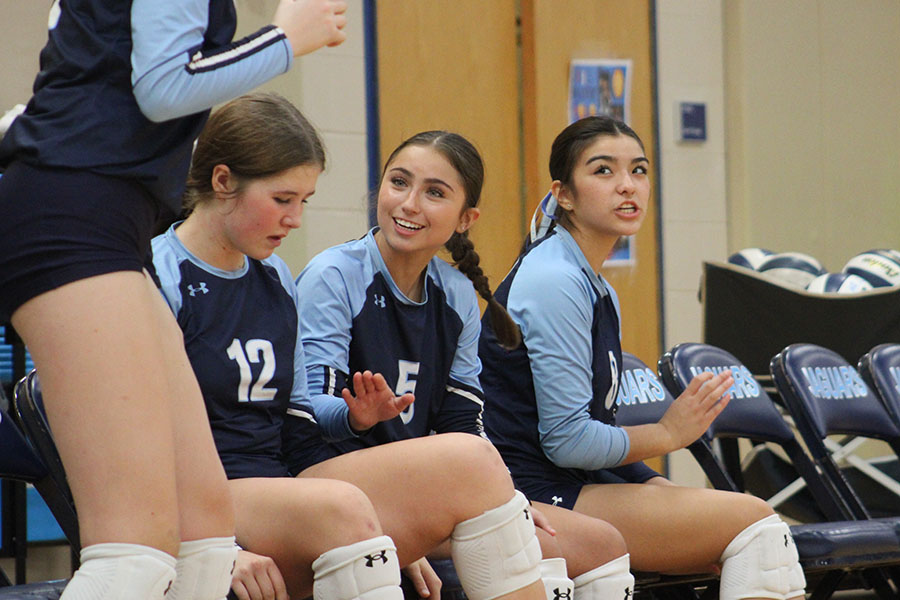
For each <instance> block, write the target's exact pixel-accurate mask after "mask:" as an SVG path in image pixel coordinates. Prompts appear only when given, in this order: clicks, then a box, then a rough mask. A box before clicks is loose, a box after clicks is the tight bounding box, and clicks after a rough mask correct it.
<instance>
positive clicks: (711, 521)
mask: <svg viewBox="0 0 900 600" xmlns="http://www.w3.org/2000/svg"><path fill="white" fill-rule="evenodd" d="M575 510H576V511H577V512H582V513H585V514H588V515H591V516H596V517H599V518H601V519H603V520H605V521H608V522H609V523H610V524H612V525H613V526H614V527H615V528H616V529H618V530H619V531H620V532H621V533H622V536H623V537H624V538H625V543H626V545H627V546H628V551H629V552H630V554H631V564H632V566H633V567H634V568H635V569H638V570H643V571H664V572H684V571H692V570H694V571H696V570H705V569H707V568H709V567H710V566H711V565H713V564H715V563H717V562H718V561H719V557H720V556H721V555H722V552H723V551H724V550H725V547H726V546H727V545H728V543H729V542H730V541H731V540H732V539H733V538H734V536H736V535H737V534H738V533H740V532H741V531H742V530H743V529H744V528H745V527H747V526H748V525H750V524H751V523H754V522H756V521H758V520H759V519H762V518H764V517H766V516H768V515H770V514H772V509H771V508H769V507H768V505H766V503H765V502H763V501H762V500H760V499H759V498H755V497H753V496H749V495H746V494H736V493H732V492H723V491H719V490H711V489H703V488H691V487H682V486H657V485H647V484H595V485H588V486H585V487H584V488H583V489H582V491H581V494H580V495H579V496H578V500H577V501H576V502H575Z"/></svg>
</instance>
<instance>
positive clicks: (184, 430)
mask: <svg viewBox="0 0 900 600" xmlns="http://www.w3.org/2000/svg"><path fill="white" fill-rule="evenodd" d="M145 284H146V286H147V288H148V291H149V294H150V295H151V297H152V298H153V301H154V305H155V306H154V311H155V313H156V331H157V333H158V335H159V338H160V345H161V347H162V349H163V357H164V360H165V364H164V369H165V377H166V381H167V382H168V386H167V393H166V394H165V396H164V399H162V400H160V402H161V403H162V402H168V404H169V406H168V412H169V415H170V416H171V426H172V430H173V432H174V436H175V465H176V482H177V490H178V504H179V512H180V523H181V537H182V539H184V540H193V539H202V538H206V537H221V536H227V535H232V532H233V531H234V522H233V515H232V510H231V503H230V502H228V501H227V497H228V488H227V485H226V479H225V471H224V469H223V468H222V463H221V461H220V460H219V455H218V453H217V452H216V447H215V444H214V443H213V437H212V432H211V431H210V427H209V419H208V417H207V414H206V409H205V407H204V402H203V395H202V392H201V390H200V386H199V384H198V383H197V378H196V377H195V375H194V371H193V368H192V367H191V363H190V360H189V359H188V357H187V352H186V351H185V348H184V337H183V335H182V332H181V329H180V328H179V327H178V324H177V323H176V321H175V317H174V316H173V315H172V311H171V310H170V309H169V307H168V305H167V304H166V303H165V301H164V300H163V297H162V295H161V294H160V293H159V291H158V290H157V289H156V286H155V285H154V284H153V282H152V280H151V279H150V278H149V277H145Z"/></svg>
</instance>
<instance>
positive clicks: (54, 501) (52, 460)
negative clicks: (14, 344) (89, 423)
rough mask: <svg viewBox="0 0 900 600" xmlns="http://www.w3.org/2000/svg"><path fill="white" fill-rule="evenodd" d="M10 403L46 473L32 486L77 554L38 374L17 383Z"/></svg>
mask: <svg viewBox="0 0 900 600" xmlns="http://www.w3.org/2000/svg"><path fill="white" fill-rule="evenodd" d="M13 403H14V405H15V409H16V413H17V414H18V416H19V421H20V423H21V424H22V430H23V431H24V432H25V435H26V436H27V438H28V441H29V442H30V443H31V447H32V448H33V449H34V451H35V453H36V454H37V456H38V457H39V460H40V461H41V463H42V464H43V465H44V467H45V469H46V471H47V476H46V477H45V478H44V483H42V485H41V486H40V487H39V486H38V484H35V487H36V488H37V489H38V492H39V493H40V494H41V497H42V498H43V499H44V501H45V502H46V503H47V506H48V507H49V508H50V512H52V513H53V516H54V517H56V520H57V522H58V523H59V526H60V528H61V529H62V531H63V533H64V534H65V536H66V539H67V540H68V541H69V544H70V546H71V547H72V552H73V554H74V555H77V554H78V552H79V551H80V549H81V541H80V538H79V534H78V517H77V514H76V512H75V501H74V500H73V499H72V492H71V490H70V489H69V484H68V481H67V480H66V472H65V470H64V469H63V465H62V459H60V457H59V452H57V450H56V443H55V442H54V441H53V434H52V433H51V432H50V424H49V423H48V422H47V415H46V413H45V412H44V405H43V398H42V396H41V385H40V380H39V379H38V376H37V371H35V370H32V371H31V372H29V373H28V375H26V376H25V377H24V378H22V379H21V380H20V381H19V382H18V383H17V384H16V389H15V396H14V397H13Z"/></svg>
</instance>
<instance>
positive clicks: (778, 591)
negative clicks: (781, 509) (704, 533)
mask: <svg viewBox="0 0 900 600" xmlns="http://www.w3.org/2000/svg"><path fill="white" fill-rule="evenodd" d="M721 560H722V577H721V582H720V586H719V598H720V600H740V599H741V598H775V599H776V600H785V599H787V598H793V597H795V596H801V595H803V590H804V588H805V587H806V579H805V578H804V576H803V569H802V568H801V567H800V562H799V559H798V556H797V547H796V546H795V545H794V539H793V538H792V537H791V530H790V529H789V528H788V526H787V525H786V524H785V523H784V521H782V520H781V519H780V518H779V517H778V515H770V516H768V517H766V518H765V519H761V520H759V521H757V522H756V523H753V524H752V525H750V526H748V527H747V528H746V529H744V530H743V531H742V532H740V533H739V534H737V536H735V538H734V539H733V540H731V543H730V544H728V546H727V547H726V548H725V552H723V553H722V559H721Z"/></svg>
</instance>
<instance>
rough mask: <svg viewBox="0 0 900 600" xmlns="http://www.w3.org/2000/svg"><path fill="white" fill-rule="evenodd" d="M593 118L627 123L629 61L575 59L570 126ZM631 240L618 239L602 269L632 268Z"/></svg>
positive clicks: (629, 88) (571, 66) (629, 113)
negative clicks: (597, 117) (602, 116)
mask: <svg viewBox="0 0 900 600" xmlns="http://www.w3.org/2000/svg"><path fill="white" fill-rule="evenodd" d="M593 115H607V116H610V117H613V118H614V119H618V120H620V121H624V122H626V123H630V120H631V61H630V60H627V59H605V58H596V59H578V60H573V61H572V63H571V65H570V67H569V123H572V122H573V121H577V120H578V119H582V118H584V117H589V116H593ZM634 244H635V239H634V236H624V237H621V238H619V241H617V242H616V245H615V246H614V247H613V249H612V252H611V253H610V255H609V257H608V258H607V259H606V261H605V262H604V263H603V266H604V267H616V266H632V265H634V264H635V257H636V254H635V248H634Z"/></svg>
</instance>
